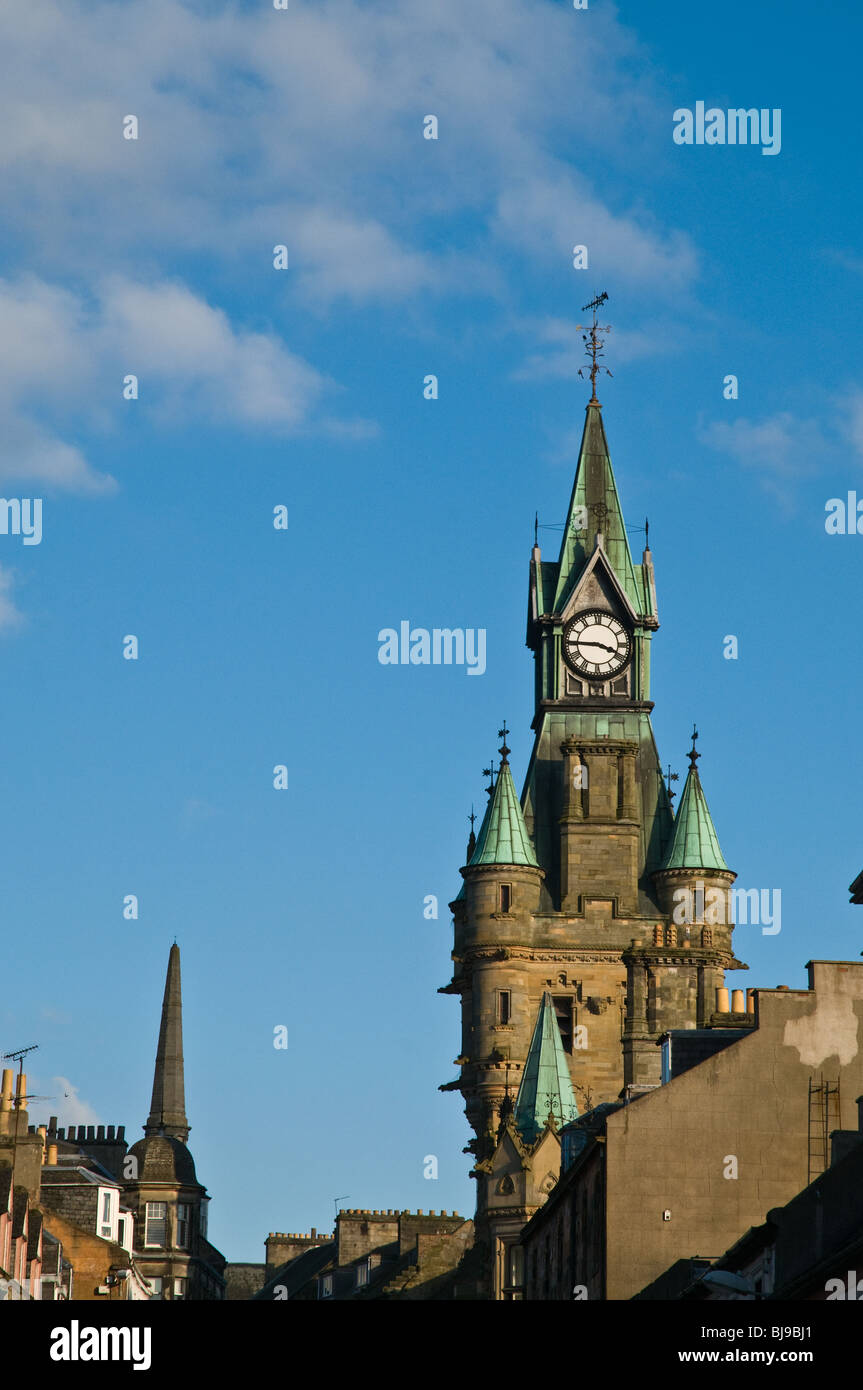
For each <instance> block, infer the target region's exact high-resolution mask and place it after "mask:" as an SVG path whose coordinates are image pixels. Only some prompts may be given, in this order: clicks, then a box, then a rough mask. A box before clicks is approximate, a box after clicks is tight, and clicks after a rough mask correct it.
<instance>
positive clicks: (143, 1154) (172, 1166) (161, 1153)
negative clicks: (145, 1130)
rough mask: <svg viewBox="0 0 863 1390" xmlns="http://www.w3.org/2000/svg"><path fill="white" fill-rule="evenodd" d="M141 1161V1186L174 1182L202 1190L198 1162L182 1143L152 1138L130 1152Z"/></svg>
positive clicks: (141, 1141)
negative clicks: (198, 1174) (197, 1174)
mask: <svg viewBox="0 0 863 1390" xmlns="http://www.w3.org/2000/svg"><path fill="white" fill-rule="evenodd" d="M129 1153H130V1154H134V1156H135V1158H136V1159H137V1160H138V1178H137V1181H138V1182H173V1183H180V1184H183V1185H184V1186H188V1185H189V1184H193V1185H195V1186H198V1185H199V1184H198V1179H197V1177H196V1175H195V1160H194V1159H193V1158H192V1155H191V1154H190V1153H189V1150H188V1149H187V1148H186V1145H185V1144H184V1143H183V1142H182V1140H181V1139H169V1138H168V1137H167V1136H166V1135H164V1134H150V1135H148V1136H147V1137H146V1139H139V1140H138V1142H137V1144H133V1145H132V1147H131V1148H130V1149H129Z"/></svg>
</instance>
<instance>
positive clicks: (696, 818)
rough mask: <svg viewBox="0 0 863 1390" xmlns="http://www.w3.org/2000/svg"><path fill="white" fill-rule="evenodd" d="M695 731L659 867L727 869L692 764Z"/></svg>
mask: <svg viewBox="0 0 863 1390" xmlns="http://www.w3.org/2000/svg"><path fill="white" fill-rule="evenodd" d="M697 738H698V730H697V729H693V730H692V749H691V751H690V753H689V772H688V773H687V775H686V785H685V786H684V788H683V795H682V796H681V798H680V805H679V806H678V808H677V815H676V816H675V818H674V834H673V835H672V837H671V844H670V845H669V847H668V853H667V854H666V856H665V860H664V861H663V865H662V867H663V869H722V870H724V871H725V872H726V873H727V872H730V871H729V869H728V865H727V864H726V862H725V860H724V859H723V857H722V850H721V849H720V848H719V837H718V836H717V834H716V831H715V829H714V827H713V821H712V819H711V816H710V811H709V810H708V807H707V798H706V797H705V795H704V792H703V790H702V787H701V778H700V777H699V776H698V768H697V767H696V766H695V764H696V762H697V761H698V759H699V758H700V757H701V754H700V753H696V751H695V740H696V739H697Z"/></svg>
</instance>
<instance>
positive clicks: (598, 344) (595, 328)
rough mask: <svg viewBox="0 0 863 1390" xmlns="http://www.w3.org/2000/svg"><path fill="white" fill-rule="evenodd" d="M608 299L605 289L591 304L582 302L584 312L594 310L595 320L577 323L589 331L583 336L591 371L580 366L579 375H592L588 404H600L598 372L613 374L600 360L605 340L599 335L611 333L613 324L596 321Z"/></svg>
mask: <svg viewBox="0 0 863 1390" xmlns="http://www.w3.org/2000/svg"><path fill="white" fill-rule="evenodd" d="M607 299H608V295H607V294H606V292H605V290H603V292H602V294H598V295H596V296H595V298H593V299H591V301H590V303H589V304H582V306H581V309H582V313H584V312H585V311H586V310H588V309H592V310H593V322H592V323H586V324H585V323H577V324H576V325H575V326H576V328H586V329H587V332H586V333H582V335H581V336H582V339H583V341H584V350H585V352H586V353H587V355H588V357H589V358H590V371H588V370H587V368H586V367H579V369H578V375H579V376H580V377H582V378H584V377H585V376H589V377H590V386H591V391H592V393H593V394H592V395H591V397H590V400H589V401H588V405H599V401H598V400H597V399H596V375H597V372H605V374H606V376H611V372H610V371H609V370H608V368H607V367H604V366H603V365H602V363H601V362H599V360H598V359H599V358H600V357H602V356H603V351H602V349H603V346H604V341H603V339H601V338H600V336H599V335H600V333H610V332H611V324H610V323H606V324H598V323H597V322H596V311H597V309H598V308H599V307H600V305H602V304H604V303H605V301H606V300H607ZM600 408H601V407H600Z"/></svg>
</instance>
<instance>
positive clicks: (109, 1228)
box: [99, 1192, 114, 1240]
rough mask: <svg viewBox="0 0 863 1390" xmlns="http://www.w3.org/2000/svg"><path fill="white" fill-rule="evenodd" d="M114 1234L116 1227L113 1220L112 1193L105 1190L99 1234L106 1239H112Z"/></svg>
mask: <svg viewBox="0 0 863 1390" xmlns="http://www.w3.org/2000/svg"><path fill="white" fill-rule="evenodd" d="M113 1234H114V1228H113V1225H112V1222H111V1193H110V1192H103V1193H102V1221H101V1225H100V1228H99V1235H100V1236H102V1237H103V1238H104V1239H105V1240H110V1239H111V1237H112V1235H113Z"/></svg>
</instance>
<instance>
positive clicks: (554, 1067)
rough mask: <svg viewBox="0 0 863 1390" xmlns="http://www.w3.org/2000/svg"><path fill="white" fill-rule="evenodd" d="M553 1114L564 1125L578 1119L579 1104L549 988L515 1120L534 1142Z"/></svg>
mask: <svg viewBox="0 0 863 1390" xmlns="http://www.w3.org/2000/svg"><path fill="white" fill-rule="evenodd" d="M550 1116H553V1118H554V1122H555V1124H556V1125H557V1126H558V1128H560V1126H561V1125H565V1124H568V1123H569V1121H570V1120H577V1119H578V1106H577V1105H576V1103H575V1093H574V1091H573V1089H572V1079H571V1078H570V1075H569V1067H568V1065H567V1061H566V1054H565V1053H564V1050H563V1041H562V1039H561V1036H560V1029H559V1027H558V1025H557V1015H556V1014H555V1012H554V1003H553V1000H552V997H551V995H550V994H549V993H548V992H547V991H546V992H545V993H544V994H543V996H542V1003H541V1004H540V1007H539V1014H538V1016H537V1020H536V1027H535V1028H534V1030H533V1038H532V1039H531V1044H530V1051H529V1052H528V1054H527V1061H526V1062H525V1064H524V1072H523V1073H522V1078H521V1085H520V1086H519V1088H518V1097H517V1099H516V1102H515V1123H516V1126H517V1128H518V1130H519V1132H520V1133H521V1136H522V1138H523V1139H524V1141H525V1143H527V1144H533V1143H534V1142H535V1141H536V1140H537V1139H538V1138H539V1136H540V1134H541V1133H542V1131H543V1130H544V1129H545V1127H546V1125H547V1123H548V1120H549V1117H550Z"/></svg>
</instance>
